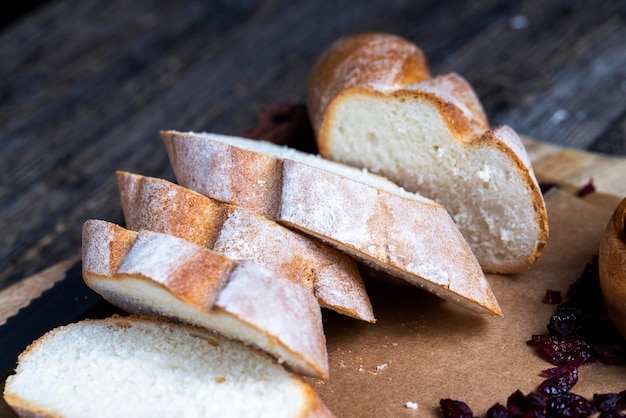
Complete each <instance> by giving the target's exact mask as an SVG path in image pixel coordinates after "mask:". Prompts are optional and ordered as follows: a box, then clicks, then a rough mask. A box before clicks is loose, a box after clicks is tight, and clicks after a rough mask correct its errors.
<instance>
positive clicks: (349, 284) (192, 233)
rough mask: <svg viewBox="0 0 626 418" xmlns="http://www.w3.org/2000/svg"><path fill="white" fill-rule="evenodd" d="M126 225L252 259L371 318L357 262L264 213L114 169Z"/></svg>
mask: <svg viewBox="0 0 626 418" xmlns="http://www.w3.org/2000/svg"><path fill="white" fill-rule="evenodd" d="M117 182H118V186H119V189H120V195H121V201H122V208H123V210H124V217H125V219H126V227H127V228H129V229H131V230H134V231H139V230H144V229H145V230H150V231H155V232H161V233H164V234H168V235H173V236H177V237H179V238H183V239H185V240H188V241H191V242H194V243H196V244H198V245H202V246H205V247H207V248H210V249H212V250H213V251H215V252H218V253H220V254H223V255H225V256H226V257H228V258H232V259H243V260H251V261H254V262H256V263H258V264H260V265H262V266H264V267H267V268H268V269H270V270H274V271H276V272H277V273H278V274H280V275H281V276H283V277H286V278H288V279H290V280H292V281H294V282H296V283H299V284H300V285H301V286H303V287H304V288H306V289H308V290H310V291H311V292H313V294H314V295H315V296H316V297H317V300H318V302H320V304H321V305H322V306H324V307H326V308H330V309H333V310H335V311H337V312H339V313H342V314H345V315H348V316H351V317H354V318H358V319H362V320H364V321H368V322H375V319H374V315H373V313H372V306H371V304H370V301H369V297H368V296H367V292H366V290H365V286H364V284H363V280H362V279H361V276H360V274H359V270H358V268H357V265H356V262H355V261H354V260H353V259H352V258H350V257H348V256H346V255H345V254H343V253H340V252H339V251H337V250H335V249H333V248H330V247H328V246H325V245H322V244H321V243H319V242H318V241H317V240H314V239H311V238H310V237H308V236H305V235H303V234H301V233H298V232H295V231H292V230H290V229H288V228H285V227H284V226H281V225H279V224H277V223H276V222H274V221H271V220H269V219H267V218H265V217H264V216H261V215H258V214H256V213H252V212H250V211H247V210H244V209H240V208H238V207H236V206H232V205H228V204H225V203H223V202H219V201H216V200H214V199H211V198H209V197H206V196H204V195H201V194H199V193H197V192H194V191H193V190H190V189H186V188H184V187H181V186H178V185H176V184H173V183H170V182H168V181H166V180H161V179H156V178H152V177H144V176H140V175H136V174H130V173H127V172H118V173H117Z"/></svg>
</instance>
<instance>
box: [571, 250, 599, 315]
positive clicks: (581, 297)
mask: <svg viewBox="0 0 626 418" xmlns="http://www.w3.org/2000/svg"><path fill="white" fill-rule="evenodd" d="M567 296H568V297H569V298H570V300H571V301H573V302H575V303H576V304H577V305H579V306H581V307H590V308H593V309H597V308H600V307H602V308H603V307H604V299H602V293H601V291H600V273H599V272H598V264H597V261H595V260H594V261H593V262H590V263H587V264H586V265H585V268H584V269H583V272H582V274H581V275H580V277H579V278H578V279H577V280H576V281H575V282H574V283H572V284H571V285H570V287H569V289H568V291H567Z"/></svg>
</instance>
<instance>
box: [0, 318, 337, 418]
mask: <svg viewBox="0 0 626 418" xmlns="http://www.w3.org/2000/svg"><path fill="white" fill-rule="evenodd" d="M4 397H5V399H6V401H7V403H8V404H9V405H10V406H11V407H12V408H13V409H14V410H15V411H16V412H17V413H18V414H19V415H20V416H22V417H61V416H62V417H65V418H78V417H80V418H83V417H90V418H98V417H107V418H108V417H136V418H140V417H146V418H148V417H150V418H152V417H165V416H168V417H175V416H184V417H189V418H192V417H203V418H208V417H250V416H255V417H272V418H275V417H298V418H301V417H330V416H332V414H331V412H330V411H329V410H328V409H327V408H326V407H325V406H324V404H323V403H322V402H321V401H320V399H319V398H318V397H317V395H316V394H315V392H314V391H313V390H312V389H311V387H310V386H308V385H307V384H306V383H304V381H303V380H302V379H301V378H300V377H298V376H296V375H294V374H291V373H289V372H287V371H286V370H285V369H284V368H283V367H282V366H280V365H279V364H277V363H276V361H274V360H273V359H271V358H270V357H268V356H266V355H265V354H263V353H261V352H259V351H257V350H254V349H251V348H249V347H246V346H245V345H243V344H241V343H239V342H236V341H232V340H229V339H226V338H223V337H221V336H219V335H216V334H213V333H210V332H207V331H206V330H204V329H202V328H198V327H192V326H189V325H184V324H175V323H173V322H170V321H167V320H164V319H155V318H151V319H148V318H139V317H111V318H108V319H104V320H85V321H82V322H78V323H75V324H70V325H67V326H64V327H60V328H57V329H54V330H52V331H50V332H48V333H47V334H46V335H44V336H43V337H41V338H40V339H38V340H37V341H35V342H34V343H32V344H31V345H30V346H29V347H28V348H27V349H26V351H24V352H23V353H22V354H21V355H20V357H19V362H18V366H17V369H16V373H15V374H14V375H11V376H9V377H8V379H7V381H6V386H5V389H4Z"/></svg>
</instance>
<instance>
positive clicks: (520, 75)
mask: <svg viewBox="0 0 626 418" xmlns="http://www.w3.org/2000/svg"><path fill="white" fill-rule="evenodd" d="M371 30H377V31H388V32H393V33H397V34H399V35H402V36H405V37H407V38H408V39H410V40H412V41H415V42H416V43H418V44H419V45H420V46H421V47H422V48H423V49H424V51H425V52H426V54H427V56H428V57H429V61H430V64H431V68H432V70H433V73H434V74H439V73H443V72H447V71H456V72H458V73H460V74H462V75H463V76H464V77H466V78H467V79H468V80H469V81H470V83H471V84H472V85H473V86H474V88H475V90H476V92H477V93H478V95H479V96H480V98H481V99H482V101H483V104H484V106H485V109H486V111H487V114H488V115H489V117H490V119H491V122H492V124H494V125H495V124H500V123H506V124H509V125H511V126H512V127H513V128H515V129H516V130H517V131H518V132H520V133H523V134H525V135H528V136H530V137H533V138H537V139H540V140H543V141H547V142H550V143H554V144H558V145H563V146H568V147H573V148H581V149H588V150H594V151H600V152H604V153H608V154H613V155H624V154H626V145H625V142H626V140H625V134H624V131H625V130H626V99H625V97H626V2H624V1H622V0H608V1H572V0H550V1H547V0H533V1H524V2H512V1H507V0H485V1H480V2H465V1H462V0H448V1H445V2H441V1H437V0H419V1H418V0H416V1H401V0H400V1H374V0H372V1H363V0H360V1H357V0H351V1H332V2H320V1H314V0H311V1H291V2H287V1H265V2H260V1H254V0H237V1H226V0H223V1H217V0H216V1H203V0H202V1H164V0H160V1H159V0H155V1H138V2H128V1H123V0H112V1H108V2H99V1H95V0H58V1H49V2H45V3H44V4H43V5H42V6H41V7H39V8H36V9H34V10H32V11H30V12H28V13H26V14H25V15H23V16H21V17H20V18H19V19H17V20H15V21H13V22H11V23H10V24H8V25H5V26H3V27H2V29H1V30H0V56H1V57H2V59H1V60H0V176H1V177H0V231H1V232H2V233H1V234H0V290H2V289H4V288H7V287H8V286H9V285H11V284H14V283H16V282H17V281H19V280H20V279H22V278H23V277H25V276H28V275H31V274H33V273H35V272H38V271H41V270H43V269H44V268H46V267H48V266H50V265H53V264H55V263H57V262H60V261H63V260H66V259H68V258H70V257H74V256H76V255H77V253H78V251H79V247H80V228H81V225H82V223H83V222H84V221H85V220H86V219H88V218H102V219H107V220H110V221H114V222H117V221H121V218H122V214H121V209H120V206H119V203H118V201H117V190H116V186H115V182H114V177H113V172H114V170H116V169H124V170H129V171H134V172H138V173H140V174H145V175H154V176H160V177H164V178H168V179H172V178H173V175H172V173H171V171H170V168H169V166H168V161H167V157H166V154H165V151H164V149H163V147H162V145H161V143H160V140H159V138H158V131H159V130H160V129H180V130H210V131H216V132H221V133H229V134H240V133H242V132H244V131H245V130H246V129H247V128H249V127H250V126H251V125H252V124H253V122H254V118H255V115H256V114H257V113H258V112H259V110H260V109H262V108H263V107H265V106H267V105H268V104H271V103H277V102H285V101H295V102H300V101H303V100H304V96H305V87H304V86H305V81H306V77H307V73H308V71H309V70H310V68H311V66H312V64H313V62H314V61H315V59H316V58H317V56H318V55H319V54H320V53H321V52H322V50H323V49H324V48H325V47H327V46H328V45H329V44H330V43H331V42H332V41H333V40H335V39H336V38H338V37H339V36H342V35H345V34H348V33H352V32H358V31H371Z"/></svg>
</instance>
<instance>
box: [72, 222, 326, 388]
mask: <svg viewBox="0 0 626 418" xmlns="http://www.w3.org/2000/svg"><path fill="white" fill-rule="evenodd" d="M83 277H84V279H85V282H86V283H87V285H88V286H89V287H91V288H92V289H93V290H95V291H96V292H98V293H99V294H101V295H102V296H103V297H104V298H105V299H106V300H108V301H109V302H111V303H112V304H113V305H116V306H118V307H120V308H122V309H124V310H126V311H128V312H131V313H135V314H140V315H158V316H164V317H168V318H173V319H176V320H178V321H183V322H187V323H189V324H192V325H197V326H201V327H204V328H207V329H210V330H213V331H216V332H218V333H220V334H223V335H225V336H227V337H230V338H234V339H238V340H241V341H243V342H245V343H247V344H251V345H254V346H256V347H258V348H260V349H262V350H264V351H266V352H268V353H270V354H271V355H272V356H274V357H276V358H277V359H279V361H280V362H284V363H285V364H286V365H287V366H288V367H290V368H291V369H292V370H294V371H296V372H298V373H301V374H305V375H310V376H315V377H322V378H325V377H327V376H328V359H327V354H326V341H325V337H324V332H323V328H322V322H321V314H320V307H319V305H318V303H317V300H316V299H315V297H314V296H313V295H312V294H311V292H309V291H308V290H306V289H304V288H302V287H301V286H300V285H298V284H296V283H294V282H292V281H290V280H288V279H285V278H283V277H282V276H279V275H277V274H276V273H274V272H273V271H271V270H268V269H266V268H264V267H261V266H259V265H258V264H255V263H253V262H251V261H239V262H238V261H234V260H231V259H229V258H227V257H225V256H223V255H220V254H217V253H215V252H213V251H211V250H209V249H207V248H205V247H201V246H199V245H197V244H194V243H191V242H188V241H186V240H183V239H180V238H177V237H174V236H171V235H166V234H161V233H156V232H150V231H140V232H138V233H137V232H133V231H129V230H126V229H124V228H122V227H120V226H117V225H115V224H112V223H109V222H104V221H96V220H92V221H87V222H86V223H85V225H84V227H83Z"/></svg>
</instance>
